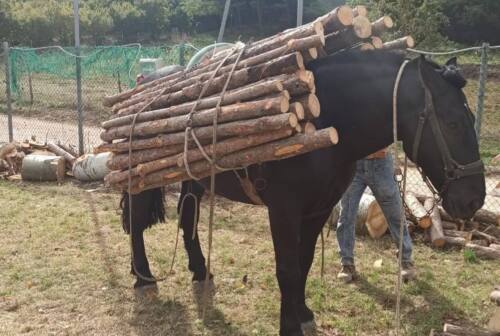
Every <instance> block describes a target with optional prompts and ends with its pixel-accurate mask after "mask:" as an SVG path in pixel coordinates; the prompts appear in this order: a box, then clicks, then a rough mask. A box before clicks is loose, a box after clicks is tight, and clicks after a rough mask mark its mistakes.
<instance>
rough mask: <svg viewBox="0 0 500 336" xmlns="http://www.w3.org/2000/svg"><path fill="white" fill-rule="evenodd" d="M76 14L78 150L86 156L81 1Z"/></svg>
mask: <svg viewBox="0 0 500 336" xmlns="http://www.w3.org/2000/svg"><path fill="white" fill-rule="evenodd" d="M73 12H74V14H75V54H76V57H75V58H76V109H77V111H78V150H79V152H80V155H83V154H84V144H83V110H82V64H81V59H80V13H79V0H74V1H73Z"/></svg>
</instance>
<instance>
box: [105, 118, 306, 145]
mask: <svg viewBox="0 0 500 336" xmlns="http://www.w3.org/2000/svg"><path fill="white" fill-rule="evenodd" d="M297 123H298V120H297V117H296V116H295V115H294V114H291V113H283V114H278V115H274V116H269V117H262V118H258V119H252V120H244V121H234V122H230V123H226V124H221V125H218V127H217V136H218V137H219V138H225V137H235V136H244V135H250V134H256V133H263V132H267V131H276V130H279V129H282V128H284V127H287V126H291V127H295V126H297ZM194 133H195V135H196V137H197V138H198V139H199V140H200V141H203V140H207V139H211V138H212V133H213V127H212V126H205V127H200V128H197V129H195V130H194ZM184 140H185V132H179V133H172V134H164V135H158V136H156V137H154V138H149V139H139V140H134V141H132V150H134V151H135V150H141V149H150V148H159V147H167V146H172V145H179V144H183V143H184ZM128 150H129V144H128V142H127V141H125V142H119V143H112V144H102V145H100V146H99V148H98V149H97V151H98V152H102V151H109V152H126V151H128Z"/></svg>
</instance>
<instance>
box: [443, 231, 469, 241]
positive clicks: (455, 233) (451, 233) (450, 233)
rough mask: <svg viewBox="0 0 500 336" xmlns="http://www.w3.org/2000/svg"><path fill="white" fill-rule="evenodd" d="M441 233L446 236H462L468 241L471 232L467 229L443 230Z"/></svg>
mask: <svg viewBox="0 0 500 336" xmlns="http://www.w3.org/2000/svg"><path fill="white" fill-rule="evenodd" d="M443 233H444V235H445V236H446V237H452V238H463V239H465V240H466V241H470V240H471V239H472V234H471V233H470V232H469V231H458V230H443Z"/></svg>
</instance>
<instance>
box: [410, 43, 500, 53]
mask: <svg viewBox="0 0 500 336" xmlns="http://www.w3.org/2000/svg"><path fill="white" fill-rule="evenodd" d="M488 48H489V49H500V45H497V46H488ZM481 49H483V46H479V47H470V48H464V49H455V50H449V51H425V50H418V49H411V48H408V49H406V50H407V51H411V52H414V53H417V54H422V55H433V56H445V55H453V54H460V53H464V52H467V51H479V50H481Z"/></svg>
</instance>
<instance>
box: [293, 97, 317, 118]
mask: <svg viewBox="0 0 500 336" xmlns="http://www.w3.org/2000/svg"><path fill="white" fill-rule="evenodd" d="M293 102H298V103H300V104H301V105H302V107H303V108H304V117H305V119H306V120H313V119H316V118H317V117H319V115H320V113H321V106H320V103H319V99H318V97H317V96H316V95H315V94H308V95H304V96H301V97H297V98H295V99H294V100H293Z"/></svg>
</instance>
